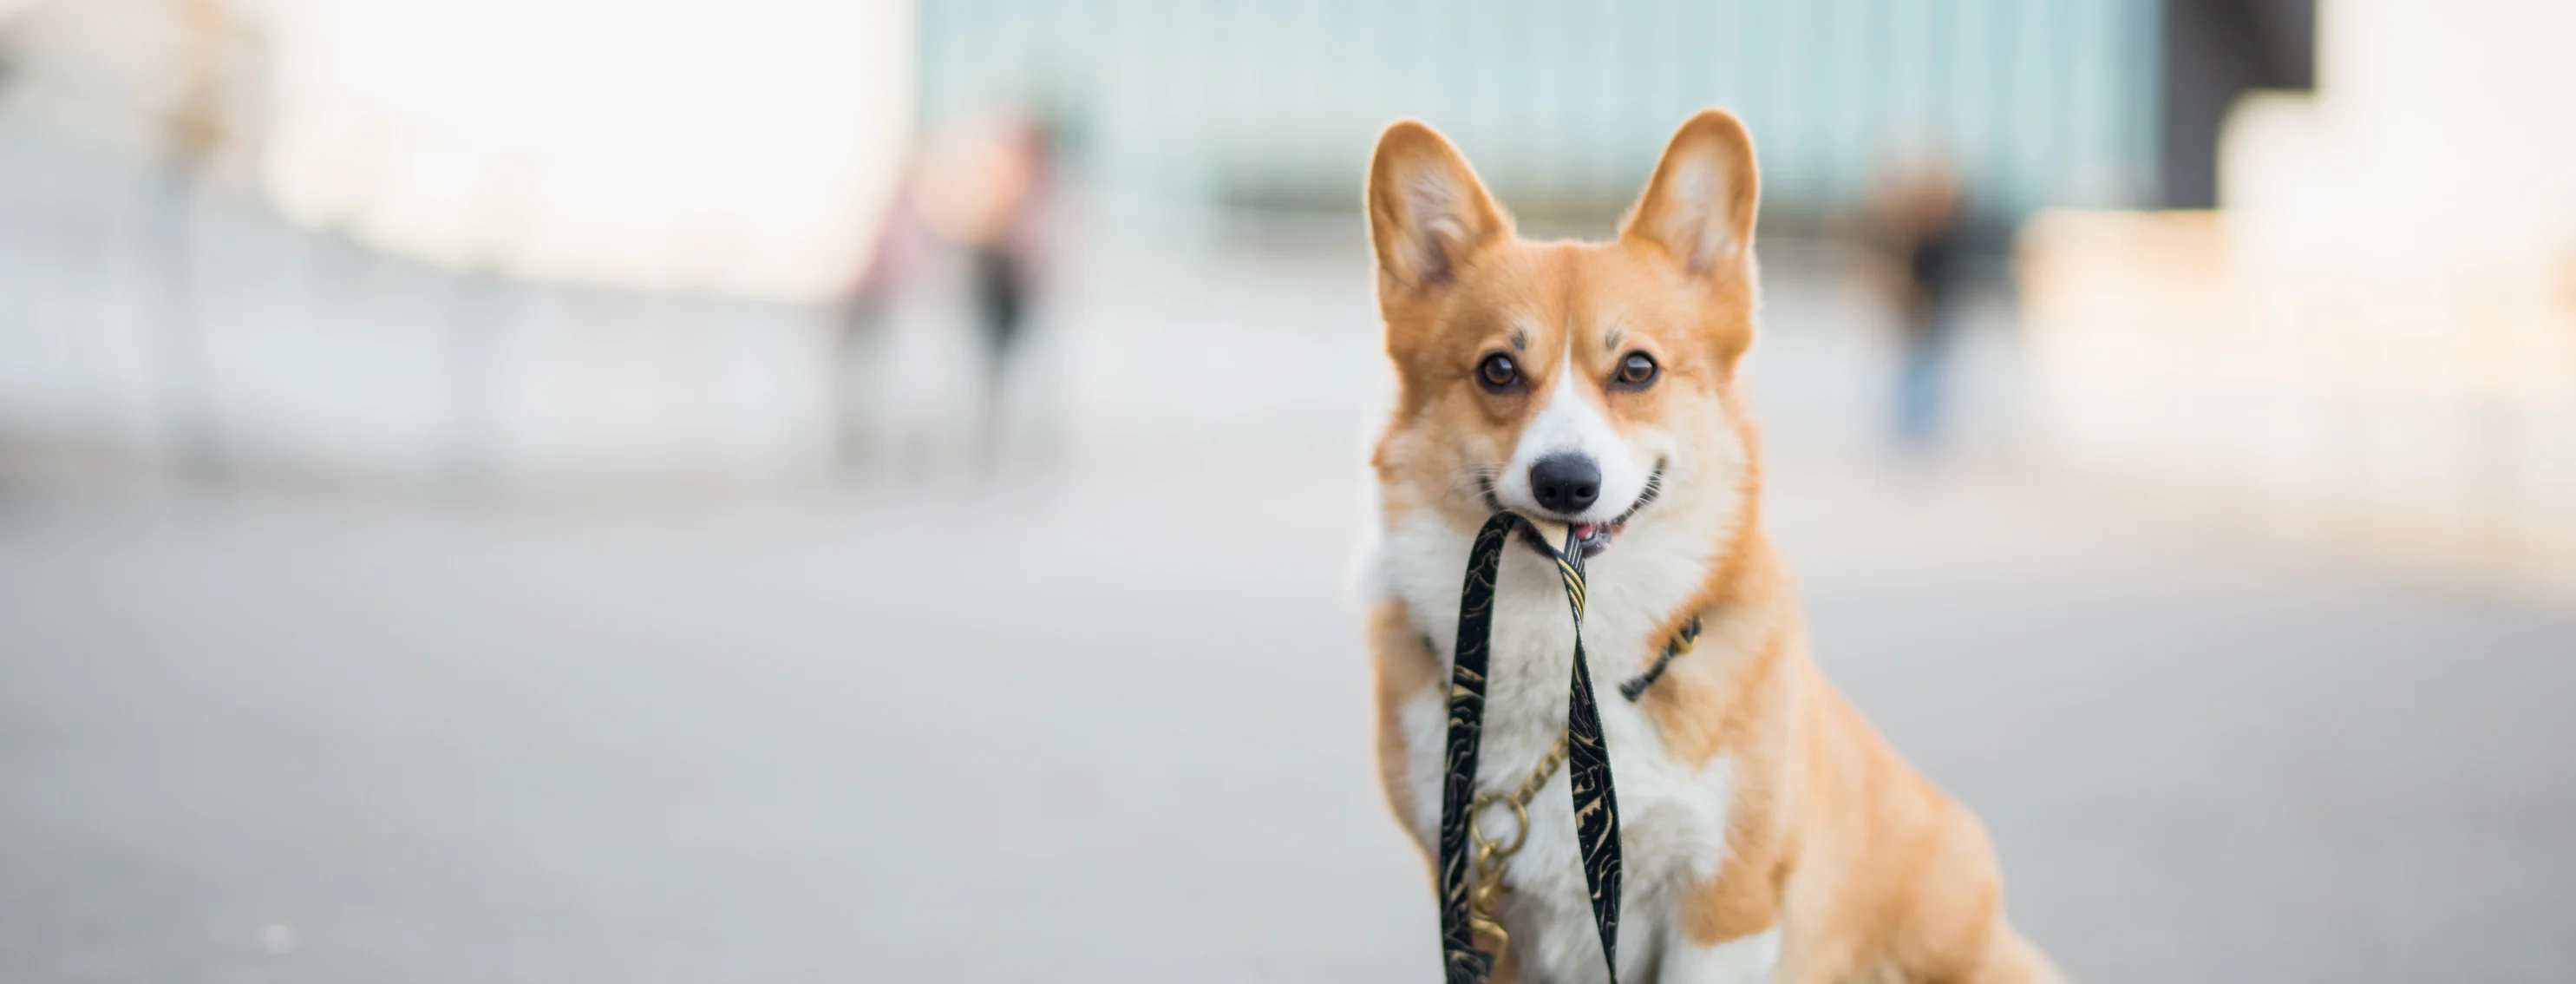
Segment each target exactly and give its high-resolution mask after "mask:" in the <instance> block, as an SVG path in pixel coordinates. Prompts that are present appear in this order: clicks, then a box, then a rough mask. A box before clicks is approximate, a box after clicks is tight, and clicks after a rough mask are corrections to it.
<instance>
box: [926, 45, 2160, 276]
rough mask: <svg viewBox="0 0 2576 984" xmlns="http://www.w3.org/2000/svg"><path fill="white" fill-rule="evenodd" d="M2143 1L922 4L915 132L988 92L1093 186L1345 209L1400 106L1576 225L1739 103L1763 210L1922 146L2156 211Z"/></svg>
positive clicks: (1994, 192) (1845, 203)
mask: <svg viewBox="0 0 2576 984" xmlns="http://www.w3.org/2000/svg"><path fill="white" fill-rule="evenodd" d="M2159 16H2160V7H2159V4H2157V3H2156V2H2155V0H2051V2H1996V0H1986V2H1961V3H1922V2H1918V0H1807V2H1797V3H1787V2H1764V0H1723V2H1714V3H1682V2H1658V3H1619V4H1563V3H1548V2H1544V0H1507V2H1499V3H1488V2H1479V0H1326V2H1317V3H1297V4H1279V3H1208V4H1183V3H1161V4H1106V5H1104V4H1094V3H1082V2H1075V0H924V2H923V3H922V6H921V11H920V18H921V46H922V47H921V83H920V84H921V99H922V112H923V116H924V118H925V119H927V120H930V121H934V122H936V121H939V120H942V119H949V118H954V117H956V116H958V115H960V114H964V113H970V112H973V111H975V110H976V109H977V108H978V107H980V106H983V105H986V104H989V103H992V102H995V101H1008V100H1037V101H1042V102H1046V103H1048V104H1050V105H1051V106H1053V107H1056V108H1057V109H1058V110H1059V111H1061V112H1064V113H1067V114H1069V115H1071V116H1073V117H1075V122H1076V125H1077V126H1078V127H1079V129H1080V130H1081V131H1082V132H1083V134H1084V135H1085V136H1086V137H1087V138H1088V139H1087V140H1085V141H1084V143H1085V146H1086V147H1088V148H1089V149H1090V150H1091V154H1090V157H1091V161H1090V162H1091V164H1092V167H1093V170H1094V174H1095V176H1096V177H1097V178H1098V179H1099V180H1100V181H1101V183H1102V185H1103V188H1104V191H1105V192H1106V193H1107V194H1108V195H1110V196H1111V197H1112V199H1113V200H1114V201H1115V202H1116V203H1120V204H1124V205H1128V206H1134V207H1138V208H1146V209H1151V208H1156V207H1170V206H1172V205H1175V204H1180V205H1195V204H1200V203H1215V204H1219V205H1225V206H1251V207H1260V208H1285V209H1317V210H1330V211H1335V212H1346V211H1351V210H1354V209H1356V208H1357V207H1358V200H1359V197H1358V196H1359V192H1358V189H1357V176H1358V174H1359V169H1360V164H1361V162H1363V161H1365V160H1366V159H1367V157H1368V150H1369V147H1370V145H1371V144H1372V142H1373V141H1374V140H1375V139H1376V136H1377V132H1378V130H1379V129H1380V128H1382V127H1383V126H1385V125H1386V123H1387V122H1388V121H1390V120H1393V119H1395V118H1397V117H1401V116H1414V117H1420V118H1422V119H1424V120H1427V121H1430V122H1431V123H1432V124H1434V125H1436V126H1438V127H1439V128H1440V129H1441V131H1442V132H1444V133H1447V134H1449V135H1450V136H1451V137H1452V138H1453V139H1455V140H1457V141H1458V142H1459V144H1460V146H1461V148H1462V149H1463V150H1465V151H1466V153H1467V155H1468V156H1469V157H1470V158H1472V159H1473V160H1475V162H1476V164H1477V167H1478V168H1479V170H1480V171H1481V172H1483V174H1484V175H1485V177H1486V178H1487V179H1488V180H1489V181H1491V182H1492V183H1493V184H1494V185H1495V186H1496V189H1497V191H1498V192H1499V193H1500V194H1501V195H1502V197H1503V198H1504V199H1505V200H1507V201H1509V202H1511V203H1512V205H1513V207H1514V209H1515V210H1516V211H1518V212H1519V213H1521V214H1522V215H1523V216H1524V217H1525V218H1530V217H1535V218H1542V219H1543V218H1550V217H1559V216H1562V217H1566V218H1575V219H1581V220H1583V221H1585V222H1588V223H1592V224H1596V225H1597V224H1599V223H1601V222H1603V221H1605V220H1606V217H1607V216H1609V215H1612V214H1615V213H1616V211H1617V210H1618V209H1619V208H1620V207H1622V206H1624V205H1625V204H1626V203H1627V201H1628V200H1629V199H1630V198H1631V197H1632V196H1634V195H1635V194H1636V191H1637V187H1638V185H1639V183H1640V182H1641V181H1642V180H1643V176H1644V175H1645V173H1646V172H1647V171H1648V170H1649V169H1650V168H1651V167H1652V166H1653V164H1654V160H1655V155H1656V154H1657V153H1658V152H1659V151H1660V150H1661V149H1662V147H1663V141H1664V139H1665V138H1666V137H1668V136H1670V135H1671V133H1672V129H1673V127H1674V126H1676V125H1677V124H1678V123H1679V122H1680V121H1681V120H1682V119H1684V118H1685V117H1687V116H1688V115H1689V114H1690V113H1691V112H1693V111H1695V110H1697V109H1699V108H1701V107H1705V106H1711V105H1718V106H1726V107H1729V108H1731V109H1734V110H1735V111H1737V112H1738V113H1740V114H1742V115H1743V116H1744V118H1745V120H1746V122H1747V123H1749V124H1750V125H1751V127H1752V129H1753V133H1754V135H1755V137H1756V142H1757V143H1758V145H1759V147H1760V152H1761V155H1762V158H1763V167H1764V188H1763V192H1764V203H1763V207H1764V209H1765V211H1764V218H1765V219H1766V220H1774V221H1777V220H1786V221H1791V222H1797V221H1802V220H1812V219H1815V218H1818V217H1822V216H1827V215H1832V214H1839V213H1841V212H1844V211H1847V210H1849V209H1850V208H1852V207H1854V206H1856V205H1857V204H1858V203H1859V202H1860V200H1861V199H1862V197H1863V196H1864V194H1865V192H1866V188H1867V184H1868V181H1869V179H1870V177H1871V175H1872V174H1873V173H1875V172H1876V171H1877V170H1878V169H1879V168H1880V166H1881V165H1882V164H1883V162H1884V160H1885V159H1886V158H1887V157H1888V156H1889V155H1890V154H1891V153H1895V152H1898V151H1901V150H1904V149H1906V148H1909V147H1931V148H1935V149H1937V150H1938V151H1939V152H1940V153H1941V154H1943V156H1946V157H1948V158H1949V159H1951V160H1953V161H1954V162H1955V163H1956V166H1957V168H1958V170H1959V171H1960V173H1961V177H1962V180H1963V181H1964V183H1965V184H1966V185H1967V186H1968V187H1969V188H1971V189H1972V190H1973V193H1974V196H1975V198H1976V200H1977V201H1978V202H1979V203H1981V207H1983V208H1984V209H1985V210H1987V211H1988V212H1989V213H1990V214H1991V215H1993V216H1996V217H2004V218H2012V217H2018V216H2020V215H2022V214H2024V213H2026V212H2027V211H2029V210H2031V209H2034V208H2038V207H2041V206H2048V205H2076V206H2092V207H2117V206H2125V205H2136V204H2144V203H2148V202H2152V201H2154V200H2155V194H2156V182H2157V170H2156V169H2157V166H2158V160H2159V151H2158V147H2157V144H2156V140H2157V128H2156V126H2157V112H2156V108H2157V104H2158V99H2159V92H2160V90H2159V81H2158V79H2159V71H2160V62H2159V60H2158V54H2157V53H2158V50H2159V42H2160V33H2159V22H2158V18H2159Z"/></svg>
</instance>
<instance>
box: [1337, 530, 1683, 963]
mask: <svg viewBox="0 0 2576 984" xmlns="http://www.w3.org/2000/svg"><path fill="white" fill-rule="evenodd" d="M1709 533H1710V531H1706V530H1683V529H1663V530H1657V529H1654V528H1650V527H1642V526H1632V527H1631V528H1630V529H1628V530H1627V531H1626V532H1625V533H1624V534H1623V535H1622V536H1621V537H1620V539H1619V541H1618V542H1617V543H1615V544H1614V545H1613V546H1612V548H1611V549H1610V550H1609V551H1608V552H1606V553H1604V554H1602V555H1601V556H1599V557H1597V558H1594V560H1593V562H1592V563H1590V564H1589V565H1587V579H1586V580H1587V586H1588V587H1589V589H1590V590H1589V592H1588V596H1589V609H1590V610H1589V611H1588V612H1587V613H1586V617H1585V621H1584V626H1583V639H1584V647H1585V649H1586V650H1587V652H1588V656H1589V661H1590V664H1591V667H1592V674H1593V684H1594V690H1595V693H1596V694H1598V695H1599V697H1600V707H1601V726H1602V733H1603V737H1604V738H1605V739H1606V740H1607V742H1608V744H1609V746H1610V764H1611V772H1612V776H1613V778H1614V780H1615V781H1616V790H1617V796H1618V801H1619V819H1620V832H1621V838H1620V843H1621V853H1622V855H1623V878H1624V890H1623V891H1622V893H1621V902H1620V912H1621V926H1620V932H1619V964H1620V968H1619V975H1620V978H1621V979H1622V980H1626V981H1635V980H1642V979H1644V978H1643V975H1644V974H1645V973H1646V971H1647V968H1649V967H1651V966H1652V961H1653V960H1654V959H1655V958H1656V955H1657V953H1658V951H1659V950H1660V949H1661V948H1662V947H1663V945H1664V939H1663V936H1664V934H1665V933H1666V932H1667V930H1668V928H1669V923H1670V922H1671V913H1672V911H1673V908H1674V905H1675V902H1676V893H1677V892H1679V891H1680V890H1681V889H1682V888H1684V887H1685V886H1687V885H1688V884H1690V883H1691V882H1693V881H1696V880H1701V879H1705V878H1708V877H1711V876H1713V875H1714V874H1715V873H1716V872H1717V869H1718V867H1719V864H1720V863H1721V862H1722V861H1723V860H1724V855H1725V847H1726V816H1727V805H1728V803H1729V801H1730V799H1731V797H1732V794H1733V786H1734V783H1733V779H1734V776H1733V767H1732V763H1730V762H1729V761H1728V760H1727V759H1726V758H1724V757H1723V756H1720V757H1717V758H1714V759H1711V760H1709V761H1707V762H1705V763H1696V764H1693V763H1684V762H1679V761H1676V760H1674V759H1673V758H1671V757H1669V756H1668V755H1667V754H1666V753H1665V749H1664V743H1663V740H1662V737H1661V735H1660V734H1658V733H1657V731H1656V729H1655V727H1654V724H1653V722H1652V721H1651V720H1649V719H1648V718H1647V717H1646V716H1645V715H1644V714H1643V713H1641V712H1640V711H1639V710H1638V709H1637V708H1636V706H1635V705H1632V704H1630V703H1628V702H1627V701H1626V700H1625V699H1623V698H1622V697H1621V696H1620V695H1619V692H1618V685H1619V683H1620V682H1621V681H1623V680H1626V679H1627V678H1628V677H1629V676H1630V675H1632V674H1634V673H1636V672H1637V671H1638V670H1639V669H1640V668H1641V667H1642V664H1643V662H1644V660H1645V659H1646V655H1647V652H1648V646H1649V645H1650V643H1652V644H1660V641H1661V640H1650V639H1649V638H1648V637H1649V635H1651V634H1653V633H1655V632H1656V631H1657V630H1659V629H1660V628H1661V627H1662V626H1663V624H1664V622H1665V621H1666V620H1667V619H1668V618H1669V617H1670V616H1671V614H1672V613H1673V612H1674V611H1676V610H1677V609H1678V608H1679V607H1680V606H1681V605H1683V604H1685V603H1686V602H1687V601H1688V600H1689V597H1690V594H1691V592H1693V591H1695V590H1696V589H1697V588H1698V586H1699V585H1700V584H1701V583H1702V581H1703V579H1704V577H1705V571H1706V570H1707V567H1708V564H1709V560H1710V558H1709V556H1708V547H1707V546H1705V545H1706V544H1709V543H1713V542H1715V538H1714V537H1713V536H1710V535H1709ZM1468 546H1469V542H1468V539H1467V538H1466V537H1464V536H1461V535H1459V534H1458V533H1456V532H1455V531H1453V530H1451V529H1449V528H1448V527H1447V526H1446V525H1444V524H1441V523H1439V522H1437V521H1436V520H1431V521H1426V522H1423V523H1419V524H1413V525H1410V526H1406V527H1398V528H1394V529H1389V530H1386V531H1385V533H1384V538H1383V541H1382V542H1381V544H1380V545H1379V551H1380V552H1379V553H1378V555H1377V557H1376V563H1377V565H1378V568H1379V569H1378V572H1377V573H1378V574H1379V575H1380V577H1381V579H1382V580H1381V582H1380V583H1381V585H1382V586H1383V588H1384V589H1385V590H1387V591H1389V592H1390V593H1392V594H1393V595H1395V596H1397V597H1400V598H1402V599H1403V600H1404V601H1405V602H1406V604H1407V607H1408V608H1409V609H1410V610H1411V611H1412V612H1413V613H1414V616H1415V618H1416V620H1417V621H1418V622H1420V623H1422V624H1420V625H1419V628H1420V629H1421V630H1422V631H1423V633H1424V634H1425V635H1426V636H1429V637H1430V639H1431V643H1432V646H1433V648H1434V651H1435V652H1438V653H1440V654H1441V655H1442V657H1443V659H1442V662H1443V669H1442V673H1443V679H1444V680H1445V679H1446V673H1447V668H1446V663H1447V659H1446V657H1447V655H1448V654H1449V653H1451V652H1452V651H1454V645H1455V643H1456V639H1455V635H1456V632H1457V623H1456V613H1457V610H1458V595H1459V590H1460V582H1461V580H1462V579H1463V578H1462V574H1463V571H1464V569H1465V566H1466V560H1467V549H1468ZM1493 632H1494V636H1493V649H1492V661H1491V665H1490V667H1489V674H1490V682H1489V684H1488V686H1487V688H1486V710H1485V730H1484V741H1483V750H1482V754H1481V755H1480V757H1479V762H1478V768H1477V787H1478V788H1479V789H1483V790H1496V789H1510V788H1513V787H1515V786H1518V785H1519V784H1520V783H1521V781H1522V780H1523V778H1525V777H1526V776H1528V775H1529V772H1530V769H1531V768H1532V767H1533V766H1535V765H1537V764H1538V762H1539V760H1540V758H1541V757H1542V756H1544V755H1545V754H1546V753H1547V751H1548V749H1549V748H1550V747H1552V746H1553V745H1554V744H1555V742H1556V739H1557V736H1558V735H1560V734H1562V733H1563V731H1564V728H1565V712H1566V688H1567V684H1568V682H1569V674H1570V673H1571V672H1572V667H1573V657H1574V626H1573V621H1572V615H1571V614H1570V613H1569V611H1568V610H1567V607H1566V603H1565V595H1564V593H1563V590H1562V588H1561V587H1560V586H1559V584H1558V582H1557V576H1556V573H1555V571H1554V568H1553V567H1552V566H1551V565H1550V564H1549V563H1548V562H1547V561H1546V560H1545V559H1544V558H1542V557H1540V556H1539V555H1538V554H1537V553H1536V552H1535V551H1531V550H1529V549H1526V548H1524V547H1521V546H1519V545H1517V544H1516V545H1514V546H1513V547H1511V548H1510V549H1509V551H1508V552H1507V553H1506V554H1505V557H1504V561H1503V570H1502V574H1501V580H1500V582H1499V583H1498V585H1497V591H1496V597H1495V612H1494V630H1493ZM1714 655H1715V654H1711V653H1694V654H1693V656H1694V657H1695V658H1707V657H1710V656H1714ZM1444 691H1445V687H1437V686H1435V687H1427V688H1424V690H1423V691H1422V692H1421V693H1420V694H1418V695H1416V696H1414V697H1413V698H1411V699H1410V700H1409V701H1408V702H1407V703H1406V704H1405V706H1404V707H1403V708H1402V709H1401V712H1400V723H1401V727H1402V728H1403V729H1404V737H1405V745H1406V749H1407V752H1408V756H1409V760H1408V762H1407V776H1406V777H1407V780H1408V781H1409V783H1410V785H1411V794H1412V796H1413V803H1414V807H1415V808H1414V810H1413V814H1414V816H1415V817H1417V818H1419V823H1418V824H1417V827H1416V829H1415V830H1414V832H1413V833H1414V836H1415V837H1417V838H1420V839H1421V841H1422V842H1423V843H1424V844H1425V845H1427V846H1436V844H1437V841H1438V837H1439V817H1440V784H1441V776H1442V763H1441V755H1442V747H1443V737H1444V732H1445V731H1446V729H1447V712H1446V708H1445V706H1444V703H1443V693H1444ZM1529 815H1530V834H1529V839H1528V842H1527V843H1526V844H1525V845H1524V846H1523V847H1522V849H1521V851H1520V853H1519V854H1517V855H1515V856H1514V857H1513V858H1512V859H1511V867H1510V869H1509V873H1508V874H1507V876H1506V884H1507V885H1508V886H1509V887H1510V888H1511V893H1510V894H1509V895H1507V896H1506V897H1505V898H1506V901H1505V905H1504V912H1503V921H1504V926H1505V928H1506V929H1508V930H1509V931H1510V932H1511V934H1512V940H1513V943H1514V947H1515V949H1517V950H1518V951H1519V953H1520V956H1521V959H1522V974H1523V980H1526V981H1534V982H1536V981H1544V982H1564V984H1573V982H1589V981H1600V980H1602V979H1603V976H1604V975H1603V974H1602V965H1601V949H1600V943H1599V942H1598V935H1597V933H1596V931H1595V930H1594V928H1593V924H1592V910H1591V904H1590V902H1589V897H1590V896H1589V892H1588V890H1587V888H1586V886H1585V884H1584V879H1583V868H1582V864H1581V861H1580V859H1579V857H1578V853H1577V851H1576V847H1575V843H1576V841H1575V835H1574V814H1573V808H1572V805H1571V803H1570V802H1569V800H1568V792H1567V789H1566V778H1565V775H1564V773H1563V771H1562V770H1559V772H1558V774H1557V775H1555V776H1554V777H1552V778H1550V779H1549V780H1548V782H1547V785H1546V786H1545V787H1544V788H1543V789H1541V790H1540V792H1539V795H1538V798H1537V799H1536V800H1534V801H1533V802H1532V803H1531V804H1530V810H1529Z"/></svg>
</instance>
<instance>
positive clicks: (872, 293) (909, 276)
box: [832, 155, 930, 464]
mask: <svg viewBox="0 0 2576 984" xmlns="http://www.w3.org/2000/svg"><path fill="white" fill-rule="evenodd" d="M919 175H920V161H919V160H918V159H916V158H912V157H910V156H909V155H907V158H906V160H905V162H904V166H903V170H902V173H901V174H900V175H899V176H898V177H897V178H896V179H895V188H894V194H893V195H892V196H891V197H890V198H889V199H888V200H887V202H886V208H885V214H884V215H882V216H880V217H879V218H878V219H877V228H876V235H875V236H874V237H872V239H873V242H872V244H871V245H870V246H869V249H868V257H867V265H866V266H865V267H864V268H863V269H861V270H860V272H859V279H858V282H857V283H856V284H853V285H852V286H851V288H850V291H849V293H848V294H847V295H845V296H844V297H843V299H842V303H841V305H840V309H839V311H837V312H835V313H836V315H837V316H836V317H835V318H834V323H833V339H834V342H835V346H834V349H833V353H832V356H833V365H832V370H833V374H834V378H835V380H836V382H837V386H836V392H837V395H838V400H837V402H836V404H835V407H834V410H835V412H836V413H837V414H838V416H837V418H836V419H835V420H834V421H833V430H834V432H835V433H836V435H837V444H838V447H837V450H838V453H839V456H840V458H841V460H842V462H843V463H844V464H848V463H851V462H854V461H855V460H856V459H857V458H858V457H859V455H860V454H861V452H862V451H863V450H864V448H863V445H864V444H865V440H864V437H865V434H866V432H867V428H866V426H865V424H866V421H865V420H864V419H863V418H864V416H865V414H864V411H863V410H862V407H863V405H864V403H865V401H864V400H863V399H862V397H863V395H864V394H865V391H866V384H865V380H864V378H863V377H864V372H863V369H864V368H865V365H864V364H865V362H866V361H867V359H868V350H869V349H870V348H871V347H872V346H875V345H878V344H880V343H881V342H882V341H883V339H884V338H885V336H886V334H887V330H888V327H887V326H888V322H889V321H890V320H891V319H892V318H893V317H894V309H895V306H896V304H897V303H898V302H899V300H900V299H901V296H902V294H903V291H904V290H905V288H906V287H907V286H908V285H909V284H910V283H911V282H912V281H913V280H914V279H915V278H916V277H918V276H919V273H920V269H919V268H920V266H921V263H922V260H923V253H924V251H926V250H927V249H929V246H930V244H929V243H927V242H925V240H926V239H927V238H928V237H929V235H930V233H929V230H927V229H925V228H923V226H922V221H921V213H920V209H919V208H918V206H917V205H916V203H915V201H914V199H915V196H916V194H917V189H918V186H919V180H920V179H919Z"/></svg>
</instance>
